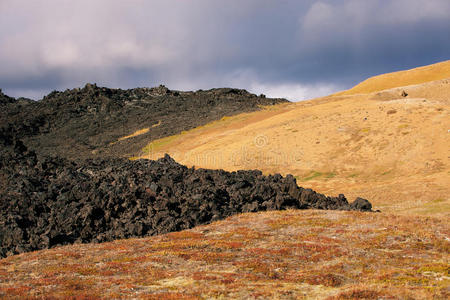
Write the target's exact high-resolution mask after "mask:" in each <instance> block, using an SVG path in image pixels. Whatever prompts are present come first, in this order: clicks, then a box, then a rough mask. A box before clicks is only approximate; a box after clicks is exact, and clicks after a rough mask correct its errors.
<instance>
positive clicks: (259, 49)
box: [0, 0, 450, 101]
mask: <svg viewBox="0 0 450 300" xmlns="http://www.w3.org/2000/svg"><path fill="white" fill-rule="evenodd" d="M448 59H450V1H449V0H364V1H362V0H321V1H314V0H301V1H300V0H226V1H224V0H77V1H73V0H0V88H2V90H3V92H4V93H6V94H8V95H10V96H14V97H21V96H23V97H29V98H32V99H36V100H37V99H40V98H42V97H43V96H44V95H45V94H48V93H49V92H51V91H53V90H65V89H67V88H75V87H82V86H84V85H85V84H86V83H87V82H91V83H97V85H99V86H107V87H111V88H123V89H124V88H134V87H152V86H158V85H160V84H164V85H166V86H167V87H168V88H170V89H177V90H197V89H209V88H214V87H236V88H243V89H247V90H249V91H251V92H253V93H256V94H260V93H263V94H266V95H267V96H270V97H284V98H287V99H289V100H293V101H299V100H303V99H309V98H312V97H317V96H324V95H327V94H330V93H332V92H335V91H338V90H343V89H347V88H350V87H352V86H354V85H355V84H357V83H358V82H360V81H362V80H364V79H366V78H368V77H370V76H373V75H377V74H382V73H387V72H392V71H396V70H402V69H409V68H413V67H417V66H422V65H427V64H431V63H435V62H439V61H444V60H448Z"/></svg>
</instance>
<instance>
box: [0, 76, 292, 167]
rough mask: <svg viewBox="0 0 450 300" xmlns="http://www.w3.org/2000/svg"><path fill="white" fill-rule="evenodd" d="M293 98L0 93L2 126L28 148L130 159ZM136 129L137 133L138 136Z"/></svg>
mask: <svg viewBox="0 0 450 300" xmlns="http://www.w3.org/2000/svg"><path fill="white" fill-rule="evenodd" d="M286 102H288V101H287V100H285V99H268V98H266V97H265V96H264V95H260V96H256V95H254V94H251V93H248V92H247V91H245V90H239V89H231V88H221V89H212V90H208V91H202V90H199V91H196V92H181V91H172V90H169V89H168V88H166V87H165V86H159V87H155V88H136V89H131V90H121V89H109V88H104V87H97V86H96V85H95V84H87V85H86V86H85V87H84V88H81V89H80V88H76V89H72V90H66V91H64V92H58V91H54V92H52V93H50V94H49V95H47V96H45V97H44V98H43V99H42V100H40V101H31V100H29V99H25V98H20V99H17V100H15V99H14V98H11V97H8V96H6V95H4V94H3V93H1V91H0V106H2V108H1V111H0V127H2V126H5V125H6V124H9V125H10V126H11V127H12V128H13V130H14V132H15V135H16V136H17V137H19V138H21V139H22V140H23V142H24V143H25V144H26V146H27V147H29V148H30V149H33V150H36V151H38V152H39V153H43V154H51V155H58V156H61V157H66V158H72V159H74V158H76V159H78V158H92V157H98V156H101V157H105V156H108V157H129V156H133V155H136V154H139V151H140V150H141V148H142V147H144V146H145V145H146V144H147V143H148V142H149V141H151V140H154V139H158V138H162V137H166V136H170V135H174V134H178V133H181V132H182V131H184V130H189V129H192V128H195V127H198V126H201V125H204V124H206V123H208V122H211V121H214V120H219V119H221V118H223V117H225V116H231V115H235V114H239V113H242V112H250V111H256V110H259V109H260V107H261V106H266V105H274V104H278V103H286ZM133 133H135V134H133Z"/></svg>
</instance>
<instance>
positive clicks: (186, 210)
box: [0, 130, 371, 256]
mask: <svg viewBox="0 0 450 300" xmlns="http://www.w3.org/2000/svg"><path fill="white" fill-rule="evenodd" d="M0 136H1V145H2V153H1V160H0V170H1V171H0V178H1V185H0V224H1V227H0V241H1V248H0V256H6V255H12V254H16V253H21V252H25V251H31V250H37V249H44V248H49V247H54V246H57V245H64V244H72V243H88V242H104V241H111V240H115V239H122V238H129V237H142V236H148V235H155V234H161V233H166V232H171V231H179V230H183V229H187V228H191V227H194V226H196V225H199V224H205V223H209V222H211V221H215V220H219V219H223V218H225V217H228V216H231V215H234V214H237V213H242V212H256V211H265V210H284V209H288V208H292V209H307V208H317V209H340V210H363V211H370V210H371V204H370V203H369V202H368V201H367V200H364V199H361V198H358V199H357V200H356V201H355V202H353V203H351V204H349V203H348V202H347V199H346V198H345V197H344V196H343V195H340V196H339V197H326V196H324V195H322V194H317V193H315V192H314V191H312V190H310V189H303V188H301V187H298V186H297V184H296V181H295V179H294V177H292V176H287V177H282V176H281V175H274V176H263V175H262V173H261V172H260V171H239V172H233V173H230V172H225V171H222V170H205V169H199V170H196V169H193V168H191V169H189V168H187V167H184V166H182V165H179V164H178V163H176V162H175V161H174V160H173V159H172V158H170V157H169V156H166V157H164V158H162V159H160V160H158V161H148V160H136V161H129V160H127V159H121V158H116V159H113V158H111V159H89V160H86V161H81V160H78V161H77V162H73V161H69V160H66V159H64V158H58V157H46V156H38V155H37V154H36V153H35V152H34V151H28V150H27V148H26V147H25V146H24V144H23V143H22V142H21V141H20V140H18V139H17V137H15V136H13V135H11V134H9V133H8V132H7V131H6V130H3V132H1V134H0Z"/></svg>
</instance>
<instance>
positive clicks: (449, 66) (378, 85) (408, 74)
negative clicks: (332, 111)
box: [336, 60, 450, 95]
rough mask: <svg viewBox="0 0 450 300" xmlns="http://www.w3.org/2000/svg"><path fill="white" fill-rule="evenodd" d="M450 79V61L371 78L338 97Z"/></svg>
mask: <svg viewBox="0 0 450 300" xmlns="http://www.w3.org/2000/svg"><path fill="white" fill-rule="evenodd" d="M448 78H450V60H448V61H444V62H440V63H436V64H433V65H429V66H423V67H419V68H415V69H412V70H405V71H398V72H394V73H388V74H382V75H379V76H374V77H372V78H369V79H367V80H365V81H363V82H361V83H360V84H358V85H356V86H355V87H354V88H351V89H349V90H347V91H343V92H340V93H337V94H336V95H355V94H367V93H373V92H377V91H381V90H386V89H391V88H396V87H402V86H407V85H415V84H421V83H425V82H430V81H436V80H442V79H448Z"/></svg>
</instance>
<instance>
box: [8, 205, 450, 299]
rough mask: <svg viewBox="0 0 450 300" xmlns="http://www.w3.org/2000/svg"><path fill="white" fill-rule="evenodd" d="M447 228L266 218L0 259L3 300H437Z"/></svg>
mask: <svg viewBox="0 0 450 300" xmlns="http://www.w3.org/2000/svg"><path fill="white" fill-rule="evenodd" d="M449 229H450V228H449V225H448V222H446V221H444V220H440V219H438V218H432V217H417V216H397V215H391V214H380V213H361V212H340V211H317V210H311V211H298V210H287V211H271V212H264V213H247V214H242V215H237V216H233V217H230V218H228V219H226V220H224V221H218V222H215V223H212V224H210V225H205V226H200V227H196V228H194V229H192V230H186V231H181V232H175V233H170V234H165V235H160V236H155V237H149V238H141V239H128V240H118V241H114V242H108V243H102V244H94V245H93V244H77V245H71V246H64V247H59V248H54V249H50V250H43V251H38V252H31V253H24V254H20V255H16V256H11V257H8V258H5V259H2V260H0V295H1V296H2V297H5V298H17V299H23V298H28V299H36V298H43V297H44V298H72V299H98V298H109V299H110V298H123V297H131V298H137V299H211V298H216V299H233V298H245V299H304V298H305V299H430V298H435V299H445V298H448V297H449V296H450V288H449V285H450V274H449V271H450V266H449V252H450V241H449V238H448V236H449V233H450V230H449Z"/></svg>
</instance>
